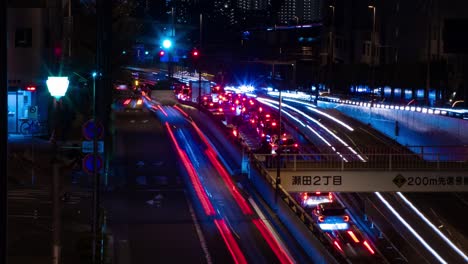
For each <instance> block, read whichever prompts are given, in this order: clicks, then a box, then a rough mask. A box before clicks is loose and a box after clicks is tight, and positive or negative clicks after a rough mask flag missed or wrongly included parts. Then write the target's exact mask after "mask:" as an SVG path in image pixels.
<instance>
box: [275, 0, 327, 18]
mask: <svg viewBox="0 0 468 264" xmlns="http://www.w3.org/2000/svg"><path fill="white" fill-rule="evenodd" d="M322 9H323V0H284V2H283V5H282V6H281V9H280V11H279V14H278V16H279V22H280V23H281V24H290V23H294V24H304V23H310V22H314V21H320V20H321V19H322V18H323V17H322V16H323V11H322Z"/></svg>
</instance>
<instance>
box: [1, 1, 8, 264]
mask: <svg viewBox="0 0 468 264" xmlns="http://www.w3.org/2000/svg"><path fill="white" fill-rule="evenodd" d="M7 15H8V14H7V1H1V6H0V34H1V37H0V65H5V67H2V68H1V70H0V98H1V99H0V100H1V103H0V105H1V106H2V109H3V110H1V113H0V115H1V118H0V120H1V122H0V123H1V125H0V126H1V128H0V149H1V150H0V151H1V155H0V157H1V162H0V168H1V173H0V175H2V176H0V264H6V263H7V262H8V261H7V255H8V254H7V252H8V250H7V244H8V234H7V231H8V221H7V220H8V199H7V196H8V185H7V184H8V180H7V179H8V167H7V166H8V162H7V157H8V92H7V90H8V77H7V67H8V64H7Z"/></svg>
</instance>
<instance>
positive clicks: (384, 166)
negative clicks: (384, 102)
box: [255, 153, 468, 171]
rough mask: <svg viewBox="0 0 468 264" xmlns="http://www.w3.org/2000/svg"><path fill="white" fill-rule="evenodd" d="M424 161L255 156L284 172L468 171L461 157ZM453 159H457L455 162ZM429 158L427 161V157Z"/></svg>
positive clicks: (444, 156) (404, 156)
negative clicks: (279, 158)
mask: <svg viewBox="0 0 468 264" xmlns="http://www.w3.org/2000/svg"><path fill="white" fill-rule="evenodd" d="M429 155H430V156H431V157H430V159H422V158H421V156H420V155H416V154H363V155H361V156H362V157H364V159H365V160H364V161H362V160H360V159H356V158H355V155H354V154H349V155H345V154H342V155H336V154H282V155H281V160H280V161H278V158H277V156H276V155H271V154H255V159H257V160H258V161H260V162H262V163H263V165H264V166H265V167H266V168H276V167H278V162H280V167H281V169H282V170H292V171H296V170H314V169H315V170H340V171H344V170H385V171H391V170H461V169H468V157H466V156H463V155H461V154H456V153H454V154H453V155H451V154H429V153H426V154H425V156H429ZM452 156H453V158H452ZM426 158H427V157H426Z"/></svg>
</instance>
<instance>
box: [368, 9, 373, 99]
mask: <svg viewBox="0 0 468 264" xmlns="http://www.w3.org/2000/svg"><path fill="white" fill-rule="evenodd" d="M368 7H369V9H372V35H371V49H370V67H371V92H372V93H371V94H372V96H371V99H372V101H371V107H373V106H374V86H375V84H374V82H375V81H374V74H375V73H374V71H375V69H374V56H375V54H374V50H375V6H374V5H369V6H368Z"/></svg>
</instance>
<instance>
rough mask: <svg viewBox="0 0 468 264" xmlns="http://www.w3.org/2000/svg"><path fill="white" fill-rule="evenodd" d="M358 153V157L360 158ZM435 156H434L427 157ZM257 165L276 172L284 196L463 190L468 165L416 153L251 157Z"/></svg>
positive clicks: (467, 185)
mask: <svg viewBox="0 0 468 264" xmlns="http://www.w3.org/2000/svg"><path fill="white" fill-rule="evenodd" d="M361 155H362V154H361ZM431 155H433V154H431ZM253 156H254V158H255V160H256V163H257V165H258V166H260V167H261V169H262V170H263V171H264V172H265V173H267V174H268V175H269V177H268V178H270V179H271V180H272V181H275V179H276V177H277V175H278V172H279V177H280V183H281V187H282V188H283V189H284V191H286V192H313V191H323V192H325V191H331V192H376V191H378V192H465V191H468V161H467V160H453V159H452V160H448V159H447V158H443V159H436V158H434V159H430V160H426V159H423V157H421V156H420V155H414V154H379V153H370V154H363V155H362V156H364V157H366V161H365V162H362V161H361V160H357V159H354V160H353V157H352V156H351V155H347V156H345V155H340V156H339V155H336V154H287V155H281V164H280V168H279V171H278V158H277V156H274V155H271V154H254V155H253Z"/></svg>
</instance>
